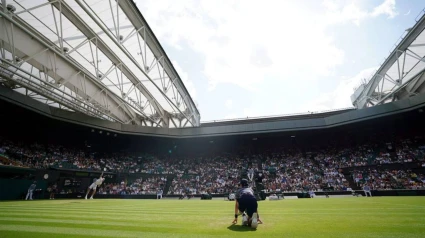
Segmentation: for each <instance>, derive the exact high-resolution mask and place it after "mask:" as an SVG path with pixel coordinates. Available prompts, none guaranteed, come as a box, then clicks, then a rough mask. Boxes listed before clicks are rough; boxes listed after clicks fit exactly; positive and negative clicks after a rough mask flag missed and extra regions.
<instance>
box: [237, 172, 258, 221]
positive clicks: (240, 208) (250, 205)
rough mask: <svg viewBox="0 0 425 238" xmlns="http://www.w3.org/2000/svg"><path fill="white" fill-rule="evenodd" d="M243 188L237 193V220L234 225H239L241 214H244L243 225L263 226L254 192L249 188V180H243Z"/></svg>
mask: <svg viewBox="0 0 425 238" xmlns="http://www.w3.org/2000/svg"><path fill="white" fill-rule="evenodd" d="M240 185H241V188H240V189H239V190H238V191H237V192H236V203H235V219H234V220H233V224H237V223H238V216H239V213H240V214H242V225H244V226H249V227H252V228H254V229H255V228H257V226H258V224H262V222H261V220H260V216H259V215H258V203H257V199H256V198H255V196H254V191H253V190H252V188H250V187H249V186H248V180H246V179H242V180H241V183H240Z"/></svg>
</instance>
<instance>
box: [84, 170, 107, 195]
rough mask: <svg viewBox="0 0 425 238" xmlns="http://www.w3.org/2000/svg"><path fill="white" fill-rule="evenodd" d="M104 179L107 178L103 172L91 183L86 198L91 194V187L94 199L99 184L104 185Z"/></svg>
mask: <svg viewBox="0 0 425 238" xmlns="http://www.w3.org/2000/svg"><path fill="white" fill-rule="evenodd" d="M103 181H105V178H103V172H102V174H101V175H100V177H99V179H95V180H94V181H93V183H92V184H91V185H90V187H89V188H88V189H87V193H86V199H87V195H89V193H90V190H91V189H93V193H92V195H91V197H90V199H93V196H94V194H95V193H96V188H97V186H100V185H102V183H103Z"/></svg>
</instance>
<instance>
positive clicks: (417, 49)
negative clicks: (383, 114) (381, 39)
mask: <svg viewBox="0 0 425 238" xmlns="http://www.w3.org/2000/svg"><path fill="white" fill-rule="evenodd" d="M424 29H425V9H423V10H422V11H421V12H420V14H419V15H418V16H417V17H416V24H415V25H414V26H412V27H411V28H409V29H406V31H405V32H404V33H403V35H402V36H401V37H400V38H399V40H398V41H397V42H396V44H395V45H394V49H393V50H392V52H391V53H390V55H389V56H388V57H387V58H386V59H385V60H384V62H383V63H382V65H381V67H380V68H379V69H378V70H377V71H376V72H375V73H374V74H373V75H372V76H371V78H370V79H369V81H367V82H366V81H365V82H364V83H363V84H362V85H360V87H358V88H357V90H356V91H355V92H354V94H353V95H352V96H351V100H352V102H353V106H355V107H356V108H358V109H361V108H365V107H372V106H376V105H380V104H384V103H388V102H393V101H397V100H400V99H404V98H408V97H411V96H415V95H417V94H419V93H423V92H425V84H424V82H425V59H424V57H425V31H424Z"/></svg>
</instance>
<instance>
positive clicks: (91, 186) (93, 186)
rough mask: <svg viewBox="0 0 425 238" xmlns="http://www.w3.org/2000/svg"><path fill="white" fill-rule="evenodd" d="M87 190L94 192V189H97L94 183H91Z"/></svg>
mask: <svg viewBox="0 0 425 238" xmlns="http://www.w3.org/2000/svg"><path fill="white" fill-rule="evenodd" d="M89 188H90V189H93V190H96V188H97V185H96V183H92V184H91V185H90V187H89Z"/></svg>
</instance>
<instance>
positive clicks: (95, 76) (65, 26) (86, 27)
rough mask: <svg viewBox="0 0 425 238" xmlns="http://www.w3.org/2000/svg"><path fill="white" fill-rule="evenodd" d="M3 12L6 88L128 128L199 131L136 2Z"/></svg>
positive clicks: (34, 2) (60, 3)
mask: <svg viewBox="0 0 425 238" xmlns="http://www.w3.org/2000/svg"><path fill="white" fill-rule="evenodd" d="M0 6H1V8H0V17H1V18H3V20H2V21H0V32H1V34H0V42H1V45H0V49H1V51H0V61H1V64H0V83H1V84H2V85H4V86H7V87H9V88H11V89H13V90H15V91H17V92H20V93H22V94H25V95H27V96H29V97H32V98H33V99H35V100H38V101H41V102H43V103H46V104H48V105H50V106H54V107H59V108H61V109H65V110H70V111H79V112H83V113H85V114H88V115H91V116H94V117H97V118H102V119H105V120H110V121H115V122H120V123H123V124H135V125H142V126H152V127H171V128H173V127H188V126H199V124H200V114H199V111H198V109H197V107H196V105H195V103H194V102H193V100H192V98H191V96H190V95H189V93H188V91H187V90H186V88H185V86H184V84H183V82H182V80H181V79H180V77H179V75H178V73H177V72H176V70H175V69H174V67H173V65H172V63H171V61H170V59H169V58H168V56H167V55H166V53H165V51H164V49H163V48H162V46H161V45H160V43H159V41H158V40H157V38H156V37H155V35H154V34H153V32H152V30H151V28H150V27H149V26H148V24H147V22H146V20H145V19H144V18H143V16H142V14H141V13H140V11H139V10H138V8H137V6H136V5H135V3H134V2H133V1H112V0H103V1H85V0H75V1H73V0H31V1H25V0H1V5H0ZM4 6H7V7H6V8H5V7H4Z"/></svg>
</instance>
